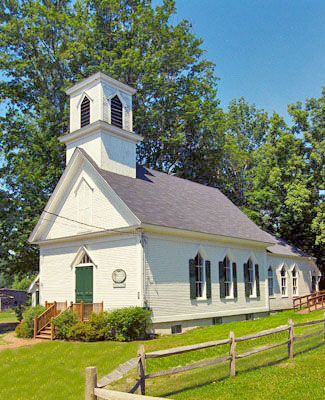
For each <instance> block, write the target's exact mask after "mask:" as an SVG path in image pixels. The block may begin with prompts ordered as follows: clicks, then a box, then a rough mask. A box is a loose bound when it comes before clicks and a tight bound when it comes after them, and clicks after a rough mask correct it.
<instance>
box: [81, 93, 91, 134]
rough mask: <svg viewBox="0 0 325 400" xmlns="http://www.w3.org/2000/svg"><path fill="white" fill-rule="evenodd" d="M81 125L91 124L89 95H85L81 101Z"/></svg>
mask: <svg viewBox="0 0 325 400" xmlns="http://www.w3.org/2000/svg"><path fill="white" fill-rule="evenodd" d="M80 118H81V120H80V121H81V122H80V127H81V128H82V127H83V126H85V125H89V124H90V101H89V99H88V97H85V98H84V99H83V100H82V103H81V112H80Z"/></svg>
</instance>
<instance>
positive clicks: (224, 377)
mask: <svg viewBox="0 0 325 400" xmlns="http://www.w3.org/2000/svg"><path fill="white" fill-rule="evenodd" d="M321 346H324V343H319V344H317V345H316V346H312V347H308V348H307V349H304V350H301V351H299V352H297V353H295V354H294V357H296V356H298V355H301V354H305V353H308V352H310V351H312V350H315V349H318V348H319V347H321ZM285 360H289V357H287V356H286V357H283V358H281V359H279V360H274V361H270V362H267V363H265V364H261V365H258V366H256V367H252V368H247V369H243V370H241V371H238V372H237V373H236V375H242V374H245V373H247V372H252V371H256V370H258V369H261V368H265V367H272V366H274V365H278V364H280V363H282V362H283V361H285ZM227 378H229V375H226V376H223V377H221V378H218V379H213V380H209V381H206V382H202V383H199V384H197V385H192V386H188V387H186V388H183V389H179V390H174V391H172V392H168V393H165V394H161V395H160V397H168V396H173V395H175V394H179V393H183V392H186V391H188V390H193V389H198V388H200V387H204V386H207V385H211V384H212V383H214V382H221V381H224V380H226V379H227Z"/></svg>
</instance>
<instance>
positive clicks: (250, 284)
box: [247, 259, 255, 296]
mask: <svg viewBox="0 0 325 400" xmlns="http://www.w3.org/2000/svg"><path fill="white" fill-rule="evenodd" d="M247 264H248V291H249V295H250V296H254V294H255V273H254V264H253V261H252V260H251V259H249V260H248V263H247Z"/></svg>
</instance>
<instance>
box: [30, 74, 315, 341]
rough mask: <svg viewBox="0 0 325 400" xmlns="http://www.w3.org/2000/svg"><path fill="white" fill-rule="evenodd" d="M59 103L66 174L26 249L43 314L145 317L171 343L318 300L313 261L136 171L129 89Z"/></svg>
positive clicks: (105, 82)
mask: <svg viewBox="0 0 325 400" xmlns="http://www.w3.org/2000/svg"><path fill="white" fill-rule="evenodd" d="M66 93H67V94H68V95H69V96H70V133H69V134H67V135H65V136H63V137H61V138H60V140H61V142H63V143H65V145H66V163H67V165H66V168H65V171H64V173H63V175H62V177H61V179H60V180H59V182H58V184H57V186H56V188H55V190H54V192H53V194H52V196H51V198H50V199H49V201H48V203H47V205H46V207H45V209H44V212H43V213H42V215H41V217H40V219H39V222H38V223H37V225H36V227H35V229H34V230H33V232H32V234H31V236H30V239H29V240H30V242H31V243H32V244H37V245H39V247H40V263H39V278H38V281H37V285H34V287H35V288H37V290H38V291H39V301H40V303H41V304H44V303H45V302H46V301H47V302H53V301H57V302H63V301H68V302H71V301H72V302H77V303H78V302H81V301H83V302H88V303H95V302H103V304H104V309H105V310H111V309H116V308H119V307H128V306H140V307H147V308H149V309H150V310H152V323H153V329H154V330H155V331H156V332H163V333H170V332H180V331H182V330H183V331H184V330H186V329H188V328H191V327H196V326H200V325H209V324H214V323H220V322H222V321H230V320H232V319H247V318H252V317H258V316H261V315H265V314H266V313H268V312H270V311H272V310H281V309H286V308H291V307H292V300H293V297H294V296H302V295H305V294H308V293H310V292H311V291H313V290H316V289H317V282H318V278H319V277H320V271H319V269H318V268H317V266H316V264H315V260H314V259H313V258H311V257H309V256H308V255H306V254H304V253H303V252H302V251H300V250H298V249H296V248H294V247H293V246H290V245H289V244H287V243H285V242H283V241H281V240H279V239H277V238H275V237H273V236H271V235H270V234H268V233H266V232H264V231H263V230H261V229H259V228H258V227H257V226H256V225H255V224H254V223H253V222H252V221H251V220H250V219H249V218H248V217H247V216H246V215H244V214H243V213H242V212H241V211H240V210H239V209H238V208H237V207H236V206H235V205H234V204H233V203H232V202H231V201H230V200H228V199H227V197H225V196H224V195H223V194H222V193H221V192H220V191H219V190H218V189H215V188H211V187H207V186H205V185H200V184H198V183H194V182H191V181H188V180H185V179H181V178H178V177H176V176H172V175H168V174H165V173H162V172H158V171H154V170H150V169H147V168H144V167H141V166H137V164H136V146H137V143H138V142H140V141H141V139H142V138H141V136H139V135H137V134H135V133H133V129H132V95H133V94H135V90H134V89H133V88H131V87H129V86H127V85H125V84H123V83H121V82H119V81H116V80H115V79H112V78H110V77H109V76H107V75H105V74H103V73H101V72H99V73H96V74H94V75H92V76H90V77H89V78H87V79H84V80H83V81H81V82H78V83H77V84H75V85H74V86H73V87H72V88H70V89H69V90H67V92H66Z"/></svg>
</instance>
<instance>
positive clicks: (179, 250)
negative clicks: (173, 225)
mask: <svg viewBox="0 0 325 400" xmlns="http://www.w3.org/2000/svg"><path fill="white" fill-rule="evenodd" d="M227 249H229V250H230V251H231V254H232V257H233V260H232V261H233V262H236V264H237V281H238V298H237V299H220V288H219V261H222V260H223V257H224V256H225V252H226V251H227ZM198 250H200V252H201V255H202V256H203V257H204V258H205V259H208V260H210V262H211V281H212V299H211V300H191V299H190V285H189V259H191V258H194V257H195V255H196V253H197V251H198ZM252 250H253V253H254V255H255V257H256V261H257V262H258V264H259V271H260V274H259V275H260V297H259V298H251V299H248V300H247V299H246V297H245V286H244V272H243V264H244V262H247V259H248V257H249V254H250V250H249V249H248V248H247V247H246V248H245V247H239V246H238V247H234V246H231V245H229V247H227V246H225V245H224V244H222V245H221V244H217V243H213V242H208V241H206V242H198V241H195V240H190V239H181V238H177V239H176V238H175V237H167V236H165V237H163V236H161V237H158V236H154V235H149V236H148V238H147V245H146V248H145V251H146V294H145V296H146V299H147V301H148V305H149V306H150V308H152V310H153V319H154V322H165V321H167V319H168V317H171V318H173V319H175V318H177V317H179V318H180V319H194V318H195V319H197V318H205V317H208V316H210V317H211V318H212V317H213V316H217V315H232V314H237V315H238V314H240V313H250V312H252V313H253V312H255V313H258V312H263V311H266V310H267V309H268V301H267V299H266V296H265V292H266V291H265V276H266V275H265V267H264V260H265V257H264V256H265V253H264V250H263V249H258V248H255V249H252Z"/></svg>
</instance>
